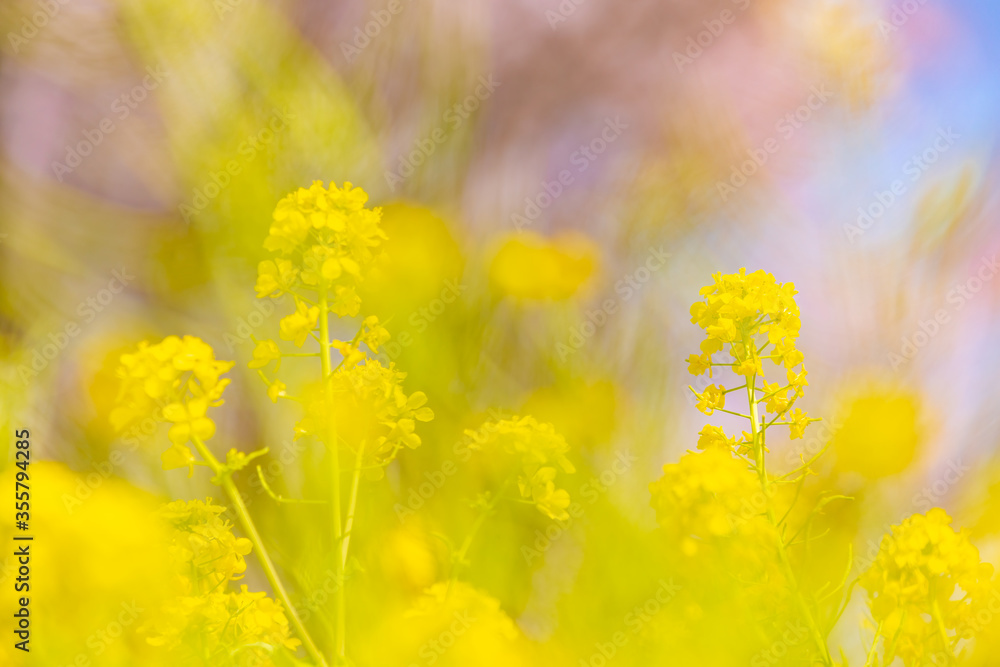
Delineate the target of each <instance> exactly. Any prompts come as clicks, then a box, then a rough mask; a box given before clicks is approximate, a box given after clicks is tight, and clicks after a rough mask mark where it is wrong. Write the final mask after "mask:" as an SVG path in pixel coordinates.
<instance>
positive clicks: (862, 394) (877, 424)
mask: <svg viewBox="0 0 1000 667" xmlns="http://www.w3.org/2000/svg"><path fill="white" fill-rule="evenodd" d="M840 403H841V405H840V408H839V410H838V418H837V427H838V428H837V429H836V431H835V432H834V435H833V443H832V444H833V449H834V451H835V452H836V454H837V466H838V468H840V469H841V470H850V471H854V472H860V473H861V474H862V475H864V476H865V477H868V478H869V479H878V478H881V477H886V476H888V475H894V474H897V473H900V472H902V471H904V470H906V468H907V467H908V466H909V465H910V464H911V463H912V462H913V461H914V460H915V458H916V457H917V455H918V452H919V451H920V449H921V447H922V445H923V444H924V442H925V440H926V439H927V436H926V433H925V432H926V430H927V428H926V425H925V424H924V423H923V419H922V415H924V406H923V405H922V403H923V401H922V400H921V397H920V395H919V394H917V393H915V392H913V391H912V390H909V389H904V388H898V387H894V386H892V385H888V386H887V385H882V384H878V383H876V384H874V385H872V386H867V387H862V388H860V390H857V389H852V390H851V391H850V394H848V395H845V396H843V397H842V398H841V400H840Z"/></svg>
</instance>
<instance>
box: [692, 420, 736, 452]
mask: <svg viewBox="0 0 1000 667" xmlns="http://www.w3.org/2000/svg"><path fill="white" fill-rule="evenodd" d="M699 436H700V437H699V438H698V449H712V448H716V447H718V448H722V449H726V450H728V449H730V448H732V447H736V438H731V437H728V436H726V432H725V431H723V430H722V427H721V426H713V425H712V424H706V425H705V427H704V428H703V429H701V432H700V433H699Z"/></svg>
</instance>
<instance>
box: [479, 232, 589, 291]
mask: <svg viewBox="0 0 1000 667" xmlns="http://www.w3.org/2000/svg"><path fill="white" fill-rule="evenodd" d="M596 266H597V248H596V247H595V246H594V244H593V242H591V241H590V240H589V239H586V238H583V237H578V236H572V237H561V238H555V239H552V240H548V239H544V238H542V237H541V236H539V235H537V234H534V233H522V234H518V235H516V236H512V237H510V238H509V239H508V240H507V241H506V242H505V243H504V244H503V246H502V247H501V248H500V250H499V252H498V253H497V255H496V257H494V258H493V262H492V264H491V265H490V283H491V285H492V286H493V287H494V289H496V290H497V291H498V292H500V293H501V294H502V295H507V296H511V297H514V298H516V299H526V300H533V301H562V300H565V299H568V298H570V297H572V296H573V295H574V294H576V293H577V292H578V291H579V290H580V288H581V287H582V286H583V285H584V284H585V283H586V281H587V280H588V279H589V278H590V276H591V275H592V274H593V273H594V270H595V268H596Z"/></svg>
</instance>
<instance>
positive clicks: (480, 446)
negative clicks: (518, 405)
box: [465, 416, 576, 520]
mask: <svg viewBox="0 0 1000 667" xmlns="http://www.w3.org/2000/svg"><path fill="white" fill-rule="evenodd" d="M465 434H466V435H467V436H468V437H469V438H470V445H469V448H470V449H473V450H480V451H485V450H491V451H496V452H498V453H504V454H507V455H510V456H512V457H514V459H515V460H516V462H517V466H518V476H517V484H518V489H519V491H520V494H521V497H522V498H524V499H526V500H530V501H531V502H532V503H533V504H534V505H535V506H536V507H537V508H538V510H539V511H540V512H542V513H543V514H545V515H547V516H549V517H551V518H553V519H563V520H565V519H567V518H569V515H568V514H567V513H566V511H565V510H566V508H567V507H569V493H568V492H567V491H565V490H562V489H556V487H555V481H554V480H555V477H556V474H557V472H558V471H559V470H561V471H562V472H564V473H573V472H576V468H575V467H574V466H573V464H572V463H571V462H570V461H569V459H568V458H566V452H568V451H569V445H568V444H567V443H566V439H565V438H564V437H563V436H562V435H560V434H559V433H557V432H556V430H555V427H553V426H552V425H551V424H545V423H539V422H538V421H536V420H535V418H534V417H530V416H526V417H516V416H515V417H512V418H511V419H502V420H491V421H487V422H485V423H484V424H483V425H482V426H480V427H479V428H478V429H476V430H467V431H466V432H465Z"/></svg>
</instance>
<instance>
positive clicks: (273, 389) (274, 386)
mask: <svg viewBox="0 0 1000 667" xmlns="http://www.w3.org/2000/svg"><path fill="white" fill-rule="evenodd" d="M287 389H288V387H286V386H285V383H284V382H282V381H281V380H275V381H274V382H272V383H271V385H270V386H269V387H268V388H267V397H268V398H270V399H271V402H272V403H277V402H278V398H279V397H281V396H284V395H285V391H286V390H287Z"/></svg>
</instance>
